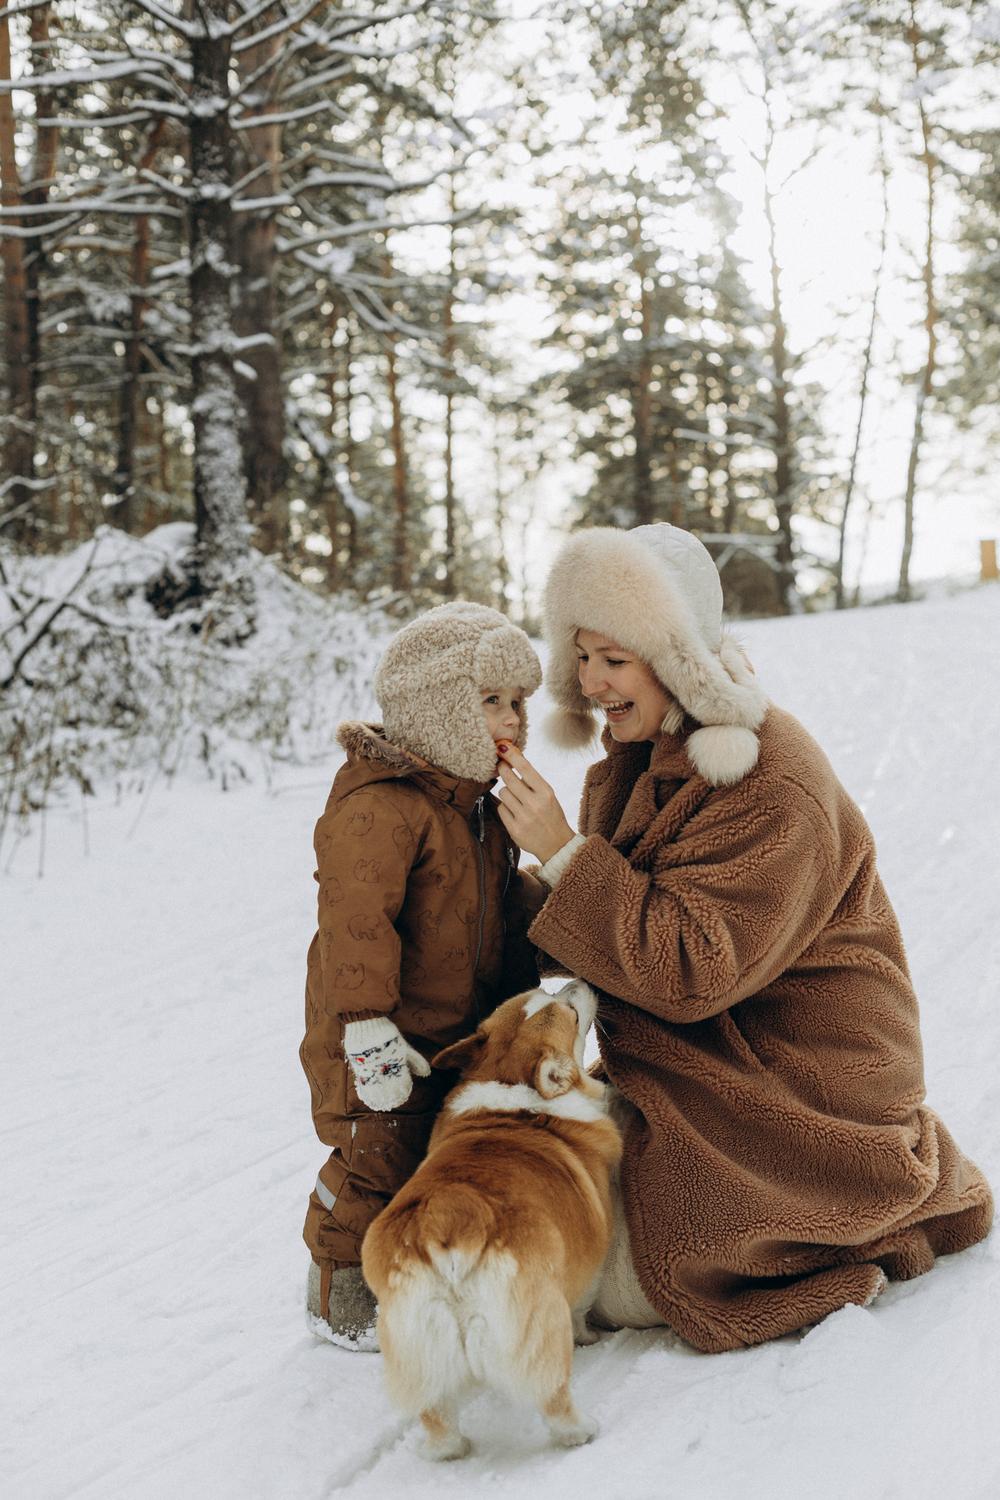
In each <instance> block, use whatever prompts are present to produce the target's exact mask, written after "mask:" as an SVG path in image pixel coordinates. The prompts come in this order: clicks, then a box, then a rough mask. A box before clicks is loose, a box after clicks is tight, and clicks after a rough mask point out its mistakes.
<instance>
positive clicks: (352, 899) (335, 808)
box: [315, 788, 419, 1020]
mask: <svg viewBox="0 0 1000 1500" xmlns="http://www.w3.org/2000/svg"><path fill="white" fill-rule="evenodd" d="M418 843H419V839H418V837H417V836H416V834H415V833H414V831H413V830H412V829H411V828H410V826H409V823H408V821H407V818H406V816H405V813H404V810H403V805H402V799H401V798H399V797H394V796H393V795H392V793H391V792H390V791H388V790H387V789H381V788H379V789H361V790H358V791H356V792H353V793H351V795H350V796H347V797H344V798H343V799H341V800H340V801H338V802H336V803H334V804H333V805H332V806H331V807H329V808H328V809H327V811H326V812H325V813H324V814H323V816H322V817H321V818H320V820H319V822H318V823H317V825H316V836H315V847H316V860H317V871H316V879H317V881H318V882H319V902H318V906H319V957H320V964H321V970H322V991H323V1008H324V1010H325V1012H326V1014H327V1015H339V1016H341V1017H344V1018H349V1019H352V1020H354V1019H361V1018H362V1017H365V1016H375V1015H390V1014H391V1013H392V1012H393V1011H394V1010H395V1008H396V1006H397V1005H398V1003H399V969H400V957H401V946H400V939H399V934H398V932H397V931H396V927H395V921H396V918H397V917H398V916H399V913H400V910H401V909H402V906H403V901H404V899H405V896H406V886H407V881H408V879H409V875H410V870H411V868H412V865H413V861H414V859H415V857H416V850H417V847H418Z"/></svg>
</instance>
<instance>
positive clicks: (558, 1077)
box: [535, 1052, 580, 1099]
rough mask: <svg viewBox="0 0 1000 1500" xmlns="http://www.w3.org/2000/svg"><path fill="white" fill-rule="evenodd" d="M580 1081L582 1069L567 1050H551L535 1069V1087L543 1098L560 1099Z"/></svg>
mask: <svg viewBox="0 0 1000 1500" xmlns="http://www.w3.org/2000/svg"><path fill="white" fill-rule="evenodd" d="M579 1082H580V1069H579V1068H578V1067H577V1065H576V1063H575V1062H574V1060H573V1058H571V1057H570V1055H569V1053H567V1052H549V1053H547V1054H546V1056H545V1057H543V1058H542V1059H541V1060H540V1061H539V1064H538V1067H537V1068H536V1069H535V1089H536V1091H537V1092H538V1093H539V1094H541V1096H542V1098H543V1099H558V1098H559V1096H560V1094H568V1093H569V1091H570V1089H571V1088H574V1087H575V1086H576V1085H577V1084H578V1083H579Z"/></svg>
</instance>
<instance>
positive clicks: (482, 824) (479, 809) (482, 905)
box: [472, 797, 486, 1025]
mask: <svg viewBox="0 0 1000 1500" xmlns="http://www.w3.org/2000/svg"><path fill="white" fill-rule="evenodd" d="M483 800H484V799H483V798H482V797H477V798H476V806H475V812H476V818H477V821H478V824H479V833H478V836H477V838H476V853H477V854H478V855H479V935H478V937H477V939H476V957H475V960H474V961H473V965H472V1003H473V1005H474V1006H475V1007H476V1024H477V1025H478V1024H479V1021H480V1020H481V1019H482V1016H481V1012H480V1009H479V984H478V978H477V976H478V974H479V956H480V954H481V953H482V951H483V925H484V923H485V921H486V852H485V849H484V847H483V845H484V843H485V840H486V820H485V818H484V816H483Z"/></svg>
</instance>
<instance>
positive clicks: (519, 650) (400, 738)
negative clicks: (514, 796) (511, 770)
mask: <svg viewBox="0 0 1000 1500" xmlns="http://www.w3.org/2000/svg"><path fill="white" fill-rule="evenodd" d="M541 680H542V668H541V663H540V662H539V660H538V657H537V656H536V655H535V651H534V648H533V647H532V644H531V642H530V641H529V640H528V637H527V636H526V635H525V633H524V631H523V630H519V629H518V628H517V626H516V625H512V624H511V622H510V620H508V619H507V616H506V615H502V614H501V613H500V611H499V610H496V609H490V608H489V606H488V605H485V604H472V603H470V602H469V600H467V599H456V600H454V601H453V602H452V603H451V604H439V605H438V606H437V608H436V609H429V610H428V611H427V613H426V614H423V615H420V616H418V618H417V619H415V620H411V622H410V624H409V625H404V626H403V628H402V630H399V631H397V632H396V634H395V635H394V636H393V638H392V640H391V641H390V642H389V644H388V646H387V647H386V650H385V654H384V655H383V657H382V660H381V661H380V662H379V664H378V667H377V669H376V672H375V681H374V687H375V696H376V698H377V699H378V703H379V707H380V708H381V710H382V725H383V728H384V730H385V736H386V739H388V740H390V741H391V742H392V743H393V744H394V745H398V746H399V747H400V749H402V750H409V751H411V752H413V753H415V754H416V755H419V756H421V757H422V758H423V759H424V760H428V761H430V763H431V765H433V766H439V767H440V768H441V769H442V770H443V771H447V772H449V773H450V774H451V775H452V776H460V777H467V778H468V779H470V780H472V781H492V780H493V777H494V773H495V770H496V763H497V752H496V746H495V744H494V743H493V739H492V737H491V735H490V732H489V730H488V729H487V727H486V719H485V716H484V714H483V704H482V691H483V689H484V688H519V689H520V690H521V693H522V694H523V696H524V697H527V696H528V694H529V693H533V692H534V691H535V689H536V688H537V687H538V685H539V683H540V682H541ZM527 730H528V719H527V714H526V712H525V709H524V705H523V704H522V706H521V730H520V733H519V735H518V738H517V744H518V745H519V746H520V747H521V748H522V749H523V748H524V744H525V740H526V738H527Z"/></svg>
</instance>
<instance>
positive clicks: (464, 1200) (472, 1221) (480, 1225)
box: [410, 1182, 500, 1287]
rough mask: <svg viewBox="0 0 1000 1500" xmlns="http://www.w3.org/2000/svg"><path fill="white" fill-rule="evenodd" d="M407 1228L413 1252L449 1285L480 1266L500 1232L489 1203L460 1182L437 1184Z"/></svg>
mask: <svg viewBox="0 0 1000 1500" xmlns="http://www.w3.org/2000/svg"><path fill="white" fill-rule="evenodd" d="M410 1227H411V1228H412V1233H413V1241H412V1248H413V1251H414V1252H415V1253H416V1255H417V1256H419V1258H420V1259H421V1260H423V1261H424V1262H425V1263H426V1264H427V1265H429V1266H431V1267H432V1268H433V1269H434V1270H435V1271H436V1272H437V1274H438V1275H439V1276H440V1277H441V1278H442V1280H443V1281H446V1282H447V1283H448V1284H449V1285H450V1286H452V1287H457V1286H458V1285H459V1283H460V1282H462V1281H464V1280H465V1278H466V1277H467V1276H468V1275H469V1274H470V1272H472V1271H473V1270H474V1269H475V1268H476V1266H478V1265H479V1263H480V1261H481V1260H482V1257H483V1254H484V1253H485V1251H486V1249H487V1247H488V1246H491V1245H493V1246H495V1245H496V1243H497V1239H498V1235H499V1232H500V1226H499V1224H498V1222H497V1216H496V1213H495V1212H494V1210H493V1207H492V1205H491V1204H490V1203H489V1202H487V1201H486V1200H485V1199H484V1198H483V1197H482V1196H481V1194H479V1193H478V1192H476V1191H475V1190H474V1189H473V1188H470V1187H467V1186H466V1185H465V1184H464V1183H460V1182H459V1183H453V1184H447V1185H444V1186H442V1187H440V1188H439V1189H438V1190H437V1191H436V1192H435V1193H434V1195H433V1197H431V1198H429V1199H427V1200H426V1201H425V1203H424V1205H423V1208H422V1211H421V1213H420V1214H419V1215H418V1216H417V1217H416V1218H415V1219H414V1220H413V1221H411V1226H410Z"/></svg>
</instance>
